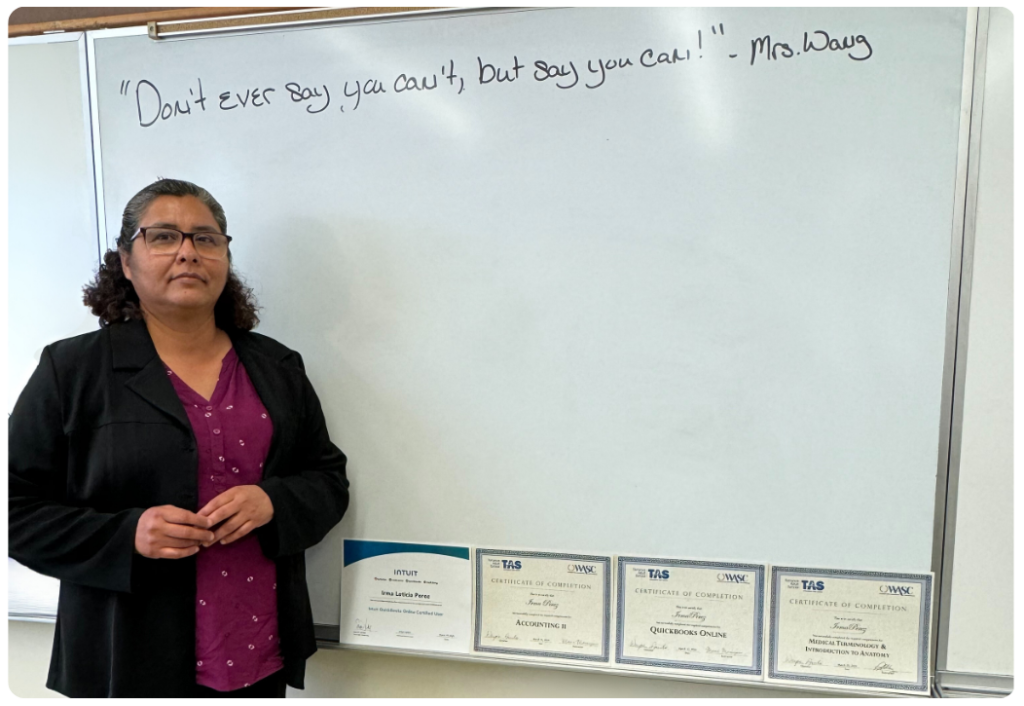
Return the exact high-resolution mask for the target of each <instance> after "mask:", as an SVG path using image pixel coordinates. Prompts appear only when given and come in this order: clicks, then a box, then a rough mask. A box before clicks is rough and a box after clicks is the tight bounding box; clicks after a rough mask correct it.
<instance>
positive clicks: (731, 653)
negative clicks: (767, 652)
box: [615, 556, 765, 679]
mask: <svg viewBox="0 0 1024 706" xmlns="http://www.w3.org/2000/svg"><path fill="white" fill-rule="evenodd" d="M764 578H765V567H764V565H762V564H733V563H724V562H710V561H684V560H677V559H654V558H647V557H623V556H620V557H618V602H617V603H618V619H617V621H616V622H617V627H618V630H617V631H616V641H615V661H616V663H618V664H625V665H638V666H643V667H647V668H651V667H654V668H658V669H672V670H697V671H701V672H722V673H724V674H728V675H730V676H739V677H743V676H749V677H755V678H758V679H760V677H761V673H762V664H761V645H762V641H763V635H762V632H763V629H762V627H763V625H764Z"/></svg>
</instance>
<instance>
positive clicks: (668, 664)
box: [615, 556, 765, 676]
mask: <svg viewBox="0 0 1024 706" xmlns="http://www.w3.org/2000/svg"><path fill="white" fill-rule="evenodd" d="M626 564H657V565H659V566H682V567H691V568H707V569H739V570H741V571H751V572H753V573H755V574H756V575H757V580H756V586H755V593H754V651H753V663H754V664H753V666H751V667H735V666H729V665H725V664H708V663H706V662H676V661H673V660H657V659H646V658H643V657H623V656H622V641H623V634H622V625H623V622H624V620H625V602H626V594H625V590H624V585H625V578H626V576H625V572H626ZM764 578H765V565H764V564H737V563H732V562H724V561H693V560H688V559H658V558H656V557H635V556H620V557H619V558H618V571H617V579H618V583H617V593H618V596H617V601H616V605H617V607H618V614H617V615H616V620H615V628H616V629H615V662H616V663H617V664H636V665H641V666H651V667H664V668H667V669H693V670H700V671H705V672H721V673H725V674H750V675H755V676H761V674H762V673H763V672H764V665H763V664H762V656H763V655H762V646H763V644H764Z"/></svg>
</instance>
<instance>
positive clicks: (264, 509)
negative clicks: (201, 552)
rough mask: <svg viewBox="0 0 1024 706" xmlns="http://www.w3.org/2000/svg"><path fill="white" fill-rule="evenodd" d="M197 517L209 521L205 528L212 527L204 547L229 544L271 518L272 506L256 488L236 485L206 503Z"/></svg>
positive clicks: (267, 496) (266, 496)
mask: <svg viewBox="0 0 1024 706" xmlns="http://www.w3.org/2000/svg"><path fill="white" fill-rule="evenodd" d="M198 514H199V515H200V516H201V517H205V518H206V519H207V520H209V522H210V524H209V527H211V528H214V527H216V529H215V530H214V533H213V538H212V539H210V540H209V541H206V542H203V546H204V547H208V546H210V545H211V544H213V543H214V542H220V543H221V544H231V543H232V542H234V541H235V540H236V539H241V538H242V537H244V536H245V535H247V534H249V533H250V532H252V531H253V530H254V529H256V528H257V527H262V526H263V525H265V524H267V523H268V522H270V520H271V519H273V517H274V505H273V503H271V502H270V496H269V495H267V494H266V493H265V492H264V491H263V488H261V487H259V486H258V485H236V486H235V487H234V488H229V489H228V490H225V491H224V492H223V493H221V494H220V495H218V496H217V497H215V498H214V499H213V500H211V501H210V502H208V503H206V507H204V508H203V509H202V510H200V511H199V513H198ZM221 523H223V524H221ZM217 525H220V526H219V527H217Z"/></svg>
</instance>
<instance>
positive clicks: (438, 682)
mask: <svg viewBox="0 0 1024 706" xmlns="http://www.w3.org/2000/svg"><path fill="white" fill-rule="evenodd" d="M8 624H9V626H10V642H9V647H10V649H9V651H8V655H9V657H8V660H9V666H10V688H11V692H12V693H13V694H14V695H15V696H19V697H22V698H28V697H54V696H60V694H57V693H56V692H53V691H50V690H49V689H47V688H46V687H45V686H44V684H45V682H46V670H47V665H48V664H49V659H50V645H51V643H52V641H53V627H54V626H53V625H51V624H46V623H25V622H16V621H9V622H8ZM381 696H386V697H410V696H412V697H464V696H483V697H503V696H517V697H537V696H550V697H581V696H583V697H600V696H612V697H629V696H645V697H663V698H671V697H709V698H715V697H733V698H752V697H754V698H756V697H766V698H771V697H775V698H779V697H786V696H792V697H796V698H800V697H810V696H815V694H813V693H810V692H800V691H790V690H784V689H767V688H763V687H739V686H718V685H705V684H691V683H686V682H679V681H670V680H665V679H640V678H632V677H620V676H612V675H604V674H580V673H578V672H565V671H558V670H554V669H537V668H532V667H505V666H496V665H491V664H469V663H464V662H448V661H442V660H435V659H425V658H422V657H396V656H392V655H384V654H373V653H367V652H357V651H354V650H336V649H321V650H320V651H319V652H317V653H316V654H315V655H313V657H312V658H311V659H310V660H309V661H308V662H307V664H306V688H305V689H303V690H301V691H300V690H298V689H292V688H289V689H288V698H317V697H346V698H352V697H381Z"/></svg>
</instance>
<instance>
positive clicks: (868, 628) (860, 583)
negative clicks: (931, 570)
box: [768, 566, 932, 693]
mask: <svg viewBox="0 0 1024 706" xmlns="http://www.w3.org/2000/svg"><path fill="white" fill-rule="evenodd" d="M931 587H932V576H931V574H895V573H883V572H869V571H840V570H828V569H796V568H786V567H779V566H776V567H772V598H771V611H770V627H769V669H768V678H769V679H770V680H785V681H803V682H819V683H824V684H830V685H832V686H837V687H843V688H851V689H852V688H859V689H885V690H893V691H899V692H904V693H906V692H919V693H927V692H928V688H929V684H928V654H929V653H928V630H929V624H930V623H929V621H930V619H931Z"/></svg>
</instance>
